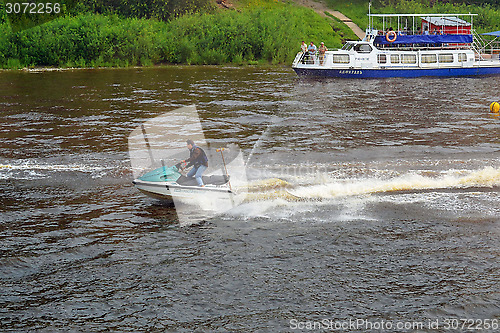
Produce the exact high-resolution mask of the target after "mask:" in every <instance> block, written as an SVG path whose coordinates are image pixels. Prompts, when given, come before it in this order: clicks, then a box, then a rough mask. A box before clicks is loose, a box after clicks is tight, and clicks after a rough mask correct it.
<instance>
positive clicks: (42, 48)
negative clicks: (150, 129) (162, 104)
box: [0, 0, 349, 68]
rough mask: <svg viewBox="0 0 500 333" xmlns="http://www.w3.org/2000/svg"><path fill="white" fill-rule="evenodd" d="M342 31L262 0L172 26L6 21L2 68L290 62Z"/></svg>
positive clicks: (113, 19) (110, 18)
mask: <svg viewBox="0 0 500 333" xmlns="http://www.w3.org/2000/svg"><path fill="white" fill-rule="evenodd" d="M331 24H334V28H335V25H337V26H338V29H337V28H336V29H337V30H339V32H337V31H335V30H333V29H332V25H331ZM340 26H341V24H338V23H332V22H331V21H330V20H329V19H327V18H323V17H320V16H319V15H317V14H316V13H314V12H313V11H312V10H311V9H307V8H304V7H299V6H296V5H294V4H292V3H281V2H276V1H262V0H260V1H258V0H255V1H246V2H245V4H244V5H242V6H241V7H240V8H238V10H215V11H213V10H212V11H210V12H206V13H195V14H189V15H183V16H180V17H178V18H175V19H171V20H170V21H167V22H163V21H159V20H156V19H139V18H124V17H119V16H117V15H116V14H111V15H101V14H95V13H85V14H81V15H77V16H65V17H61V18H58V19H56V20H54V21H51V22H48V23H45V24H43V25H40V26H37V27H34V28H31V29H27V30H21V31H18V32H12V31H11V30H10V28H9V27H8V26H7V24H5V23H4V24H2V26H0V30H2V31H5V32H6V33H4V34H2V35H0V67H2V68H23V67H34V66H49V67H127V66H135V65H146V66H149V65H154V64H161V63H172V64H226V63H232V64H257V63H272V64H278V63H290V62H291V61H292V60H293V57H294V56H295V54H296V53H297V51H298V50H299V47H300V41H301V40H302V39H305V40H307V41H310V40H313V41H315V42H316V43H319V42H320V41H324V42H325V43H326V44H327V45H328V46H330V47H339V46H340V45H341V43H342V39H343V35H345V34H349V32H346V31H345V30H343V31H342V28H340ZM343 29H345V28H343Z"/></svg>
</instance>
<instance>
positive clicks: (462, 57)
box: [458, 53, 467, 62]
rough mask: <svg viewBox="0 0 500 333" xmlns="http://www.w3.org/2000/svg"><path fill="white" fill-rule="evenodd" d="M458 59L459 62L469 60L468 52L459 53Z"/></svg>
mask: <svg viewBox="0 0 500 333" xmlns="http://www.w3.org/2000/svg"><path fill="white" fill-rule="evenodd" d="M458 61H459V62H464V61H467V54H466V53H459V54H458Z"/></svg>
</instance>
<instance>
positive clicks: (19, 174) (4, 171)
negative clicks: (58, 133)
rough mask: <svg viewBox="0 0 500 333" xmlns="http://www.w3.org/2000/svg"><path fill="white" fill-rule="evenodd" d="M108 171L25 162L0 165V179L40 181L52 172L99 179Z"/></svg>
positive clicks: (87, 166) (87, 167)
mask: <svg viewBox="0 0 500 333" xmlns="http://www.w3.org/2000/svg"><path fill="white" fill-rule="evenodd" d="M108 169H109V168H107V167H103V166H95V165H85V164H42V163H35V162H31V161H29V162H26V161H25V162H22V163H20V164H0V179H11V178H15V179H41V178H45V177H48V176H49V173H53V172H83V173H89V174H92V175H93V176H95V177H99V175H102V174H103V172H105V171H106V170H108Z"/></svg>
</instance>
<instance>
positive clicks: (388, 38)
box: [385, 30, 398, 43]
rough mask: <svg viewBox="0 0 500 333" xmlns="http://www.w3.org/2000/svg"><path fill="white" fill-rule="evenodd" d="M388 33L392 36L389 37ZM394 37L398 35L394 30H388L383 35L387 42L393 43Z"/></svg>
mask: <svg viewBox="0 0 500 333" xmlns="http://www.w3.org/2000/svg"><path fill="white" fill-rule="evenodd" d="M390 35H392V36H393V37H392V38H391V37H390ZM396 38H398V35H397V34H396V32H395V31H392V30H391V31H389V32H388V33H387V34H386V35H385V39H386V40H387V41H388V42H389V43H394V42H395V41H396Z"/></svg>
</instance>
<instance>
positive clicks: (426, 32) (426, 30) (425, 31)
mask: <svg viewBox="0 0 500 333" xmlns="http://www.w3.org/2000/svg"><path fill="white" fill-rule="evenodd" d="M423 34H424V35H429V28H428V27H425V28H424V33H423Z"/></svg>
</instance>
